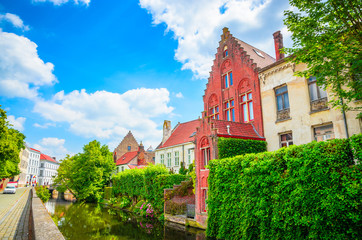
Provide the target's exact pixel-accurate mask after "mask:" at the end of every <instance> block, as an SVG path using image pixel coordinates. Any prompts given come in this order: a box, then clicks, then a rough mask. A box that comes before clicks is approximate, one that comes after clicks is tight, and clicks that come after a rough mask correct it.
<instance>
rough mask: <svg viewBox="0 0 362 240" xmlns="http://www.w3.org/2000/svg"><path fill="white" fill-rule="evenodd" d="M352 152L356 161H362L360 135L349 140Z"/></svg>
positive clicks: (361, 138) (361, 135)
mask: <svg viewBox="0 0 362 240" xmlns="http://www.w3.org/2000/svg"><path fill="white" fill-rule="evenodd" d="M349 142H350V144H351V147H352V151H353V154H354V157H355V159H356V160H358V161H360V163H361V161H362V134H358V135H357V134H355V135H353V136H352V137H350V138H349Z"/></svg>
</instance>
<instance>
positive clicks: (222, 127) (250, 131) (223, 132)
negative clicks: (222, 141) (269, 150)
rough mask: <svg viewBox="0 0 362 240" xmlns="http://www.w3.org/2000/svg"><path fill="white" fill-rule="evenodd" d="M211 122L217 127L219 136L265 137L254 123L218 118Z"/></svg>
mask: <svg viewBox="0 0 362 240" xmlns="http://www.w3.org/2000/svg"><path fill="white" fill-rule="evenodd" d="M211 123H213V125H214V126H213V128H216V129H217V135H218V136H222V137H240V138H251V139H260V140H261V139H264V138H263V137H261V136H260V135H259V134H258V132H257V131H256V130H255V128H254V126H253V124H252V123H239V122H230V121H224V120H216V119H212V120H211ZM228 126H229V131H228Z"/></svg>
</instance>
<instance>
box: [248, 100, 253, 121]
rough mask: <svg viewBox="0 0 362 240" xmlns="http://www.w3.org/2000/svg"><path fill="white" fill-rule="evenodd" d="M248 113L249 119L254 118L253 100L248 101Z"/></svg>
mask: <svg viewBox="0 0 362 240" xmlns="http://www.w3.org/2000/svg"><path fill="white" fill-rule="evenodd" d="M249 115H250V120H253V119H254V109H253V102H252V101H251V102H249Z"/></svg>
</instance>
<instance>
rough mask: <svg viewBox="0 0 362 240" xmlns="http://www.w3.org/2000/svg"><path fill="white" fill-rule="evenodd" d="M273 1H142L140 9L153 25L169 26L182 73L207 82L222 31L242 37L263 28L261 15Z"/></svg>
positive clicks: (168, 29)
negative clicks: (145, 12) (250, 31)
mask: <svg viewBox="0 0 362 240" xmlns="http://www.w3.org/2000/svg"><path fill="white" fill-rule="evenodd" d="M270 2H271V0H198V1H194V0H178V1H169V0H140V6H141V7H142V8H145V9H147V10H148V11H149V13H151V14H152V17H153V23H154V24H156V25H157V24H161V23H165V24H166V25H167V30H166V31H172V32H173V33H174V36H175V38H176V39H177V40H178V48H177V49H176V52H175V58H176V60H177V61H179V62H181V63H182V64H183V67H182V69H190V70H192V71H193V73H194V76H195V77H196V78H207V77H208V76H209V71H210V70H211V65H212V60H213V58H214V54H215V48H216V47H217V43H218V41H219V40H220V39H219V38H220V35H221V29H222V28H223V27H224V26H228V27H230V29H231V30H232V33H233V34H234V35H236V36H241V35H242V33H245V32H246V31H247V30H250V29H254V28H260V27H261V26H262V18H261V16H260V15H261V13H262V11H263V10H264V9H265V8H266V7H267V6H268V5H269V3H270Z"/></svg>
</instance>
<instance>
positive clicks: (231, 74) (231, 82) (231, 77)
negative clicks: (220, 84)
mask: <svg viewBox="0 0 362 240" xmlns="http://www.w3.org/2000/svg"><path fill="white" fill-rule="evenodd" d="M229 78H230V86H232V85H233V73H232V72H231V73H230V76H229Z"/></svg>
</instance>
